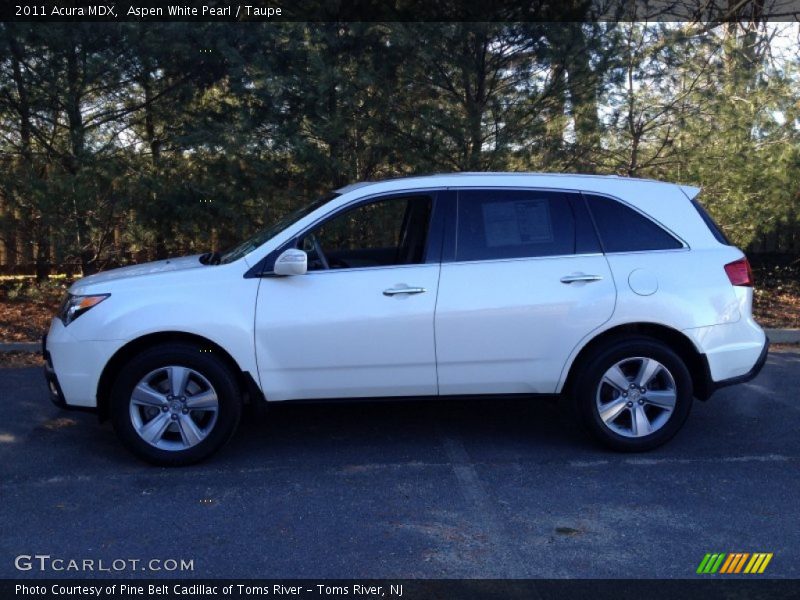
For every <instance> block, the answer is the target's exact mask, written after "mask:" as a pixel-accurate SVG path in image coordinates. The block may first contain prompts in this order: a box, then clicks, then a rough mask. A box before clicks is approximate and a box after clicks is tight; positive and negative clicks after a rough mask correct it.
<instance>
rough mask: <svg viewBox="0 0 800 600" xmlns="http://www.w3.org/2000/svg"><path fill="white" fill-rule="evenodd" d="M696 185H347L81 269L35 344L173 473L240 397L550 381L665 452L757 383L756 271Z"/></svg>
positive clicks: (446, 391)
mask: <svg viewBox="0 0 800 600" xmlns="http://www.w3.org/2000/svg"><path fill="white" fill-rule="evenodd" d="M698 192H699V190H698V189H697V188H694V187H689V186H683V185H676V184H671V183H662V182H657V181H648V180H640V179H628V178H620V177H615V176H580V175H545V174H541V175H540V174H524V173H520V174H511V173H508V174H502V173H475V174H470V173H466V174H454V175H435V176H428V177H412V178H406V179H396V180H389V181H382V182H375V183H357V184H354V185H350V186H347V187H345V188H342V189H340V190H337V191H336V192H335V193H333V194H331V195H329V196H326V197H324V198H322V199H320V200H317V201H316V202H312V203H311V204H308V205H306V206H304V207H303V208H301V209H300V210H298V211H296V212H294V213H292V214H290V215H289V216H287V217H286V218H284V219H282V220H281V221H280V222H278V223H276V224H275V225H273V226H272V227H270V228H268V229H265V230H263V231H260V232H258V233H257V234H256V235H254V236H253V237H252V238H250V239H248V240H247V241H245V242H243V243H242V244H241V245H239V246H237V247H236V248H233V249H232V250H230V251H228V252H226V253H224V254H221V255H220V254H205V255H201V256H189V257H185V258H178V259H170V260H163V261H159V262H153V263H149V264H143V265H137V266H130V267H124V268H119V269H114V270H111V271H108V272H104V273H100V274H97V275H93V276H90V277H86V278H84V279H81V280H79V281H77V282H75V283H74V284H73V285H72V287H71V288H70V290H69V293H68V295H67V297H66V298H65V300H64V303H63V305H62V307H61V309H60V310H59V313H58V315H57V317H56V318H55V319H53V322H52V325H51V327H50V331H49V333H48V334H47V336H46V338H45V343H44V354H45V359H46V367H45V373H46V377H47V380H48V382H49V387H50V392H51V396H52V399H53V400H54V402H55V403H56V404H58V405H60V406H62V407H65V408H83V409H89V410H94V411H97V412H98V413H99V415H100V417H101V418H110V419H111V421H112V423H113V425H114V428H115V429H116V431H117V433H118V434H119V437H120V438H121V439H122V441H123V442H124V444H125V445H126V446H127V447H128V448H130V450H132V451H133V452H135V453H136V454H137V455H139V456H140V457H142V458H144V459H146V460H148V461H151V462H154V463H157V464H164V465H179V464H187V463H191V462H194V461H198V460H200V459H203V458H205V457H207V456H208V455H209V454H211V453H212V452H214V451H215V450H217V449H218V448H219V447H220V446H222V445H223V444H224V443H225V442H226V441H227V440H228V439H229V438H230V437H231V435H232V434H233V432H234V430H235V429H236V426H237V423H238V422H239V419H240V415H241V413H242V405H243V403H244V402H265V401H266V402H285V401H291V400H297V399H319V400H324V399H331V398H379V397H381V398H384V397H398V398H409V397H435V396H450V397H467V396H475V395H481V396H484V395H488V394H519V395H524V396H530V397H531V401H536V396H539V395H546V396H553V395H560V396H562V397H563V398H565V399H568V400H569V401H571V402H573V403H574V405H575V407H576V408H577V412H578V414H579V415H580V418H581V420H582V422H583V423H584V424H585V425H586V427H587V428H588V430H589V431H590V432H591V433H592V434H593V435H594V436H595V437H596V438H597V439H598V440H599V441H601V442H603V443H605V444H606V445H608V446H611V447H612V448H615V449H618V450H623V451H640V450H647V449H651V448H654V447H656V446H658V445H660V444H662V443H664V442H666V441H667V440H669V439H670V438H671V437H672V436H673V435H675V433H676V432H677V431H678V429H679V428H680V427H681V426H682V424H683V423H684V421H685V419H686V417H687V415H688V414H689V410H690V407H691V405H692V399H693V397H697V398H700V399H706V398H708V397H709V396H710V395H711V394H712V392H713V391H714V390H715V389H717V388H719V387H720V386H724V385H728V384H731V383H736V382H740V381H746V380H748V379H750V378H752V377H754V376H755V375H756V374H757V373H758V371H759V370H760V368H761V366H762V365H763V364H764V361H765V360H766V355H767V346H768V343H767V339H766V337H765V335H764V332H763V331H762V329H761V328H760V327H759V326H758V325H757V324H756V323H755V321H754V320H753V317H752V314H751V308H752V299H753V290H752V275H751V272H750V266H749V264H748V262H747V259H746V258H745V256H744V254H743V253H742V252H741V251H740V250H738V249H737V248H735V247H734V246H732V245H731V244H730V243H729V242H728V241H727V239H726V238H725V236H724V235H723V234H722V232H721V231H720V230H719V228H718V227H717V226H716V225H715V224H714V222H713V221H712V220H711V218H710V217H709V216H708V214H707V213H706V212H705V210H704V209H703V208H702V206H701V205H700V204H699V203H698V202H697V201H696V196H697V195H698Z"/></svg>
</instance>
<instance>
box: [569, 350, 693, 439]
mask: <svg viewBox="0 0 800 600" xmlns="http://www.w3.org/2000/svg"><path fill="white" fill-rule="evenodd" d="M584 365H585V366H584V368H583V369H582V371H581V373H580V375H579V376H578V378H577V385H576V386H575V391H574V393H575V400H576V401H577V405H578V409H579V413H580V415H581V418H582V419H583V422H584V424H585V425H586V426H587V428H588V429H589V431H590V432H591V433H592V434H593V436H594V437H595V438H596V439H597V440H598V441H600V442H601V443H603V444H604V445H606V446H608V447H610V448H613V449H615V450H620V451H623V452H640V451H645V450H650V449H652V448H656V447H658V446H660V445H661V444H663V443H665V442H667V441H668V440H669V439H671V438H672V437H673V436H674V435H675V434H676V433H677V432H678V430H679V429H680V428H681V426H682V425H683V423H684V422H685V421H686V418H687V417H688V415H689V411H690V410H691V406H692V383H691V376H690V374H689V371H688V369H687V368H686V365H685V364H684V362H683V360H681V358H680V357H679V356H678V355H677V354H676V353H675V352H674V351H672V350H671V349H670V348H669V347H668V346H667V345H665V344H663V343H662V342H660V341H657V340H653V339H650V338H632V339H628V340H618V341H617V342H615V343H612V344H609V345H607V346H606V347H604V348H601V349H599V350H598V351H596V352H594V353H593V354H592V355H591V356H590V357H588V359H587V360H586V361H585V363H584Z"/></svg>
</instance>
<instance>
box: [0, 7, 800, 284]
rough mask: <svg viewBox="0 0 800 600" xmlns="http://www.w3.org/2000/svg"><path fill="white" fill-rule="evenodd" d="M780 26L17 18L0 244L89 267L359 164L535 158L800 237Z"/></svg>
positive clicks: (731, 221) (275, 208)
mask: <svg viewBox="0 0 800 600" xmlns="http://www.w3.org/2000/svg"><path fill="white" fill-rule="evenodd" d="M574 4H575V6H576V9H575V10H576V11H578V12H576V15H578V13H579V11H580V10H582V8H581V6H583V5H582V4H581V3H574ZM577 20H578V19H577V18H576V21H577ZM773 33H774V26H767V25H764V24H759V23H749V24H745V25H738V24H733V25H718V26H714V27H712V26H704V25H703V24H698V23H662V24H650V25H646V24H641V23H618V24H615V23H605V24H599V23H594V24H589V23H587V24H580V23H577V22H576V23H524V24H518V23H447V24H438V23H314V24H310V23H283V24H269V25H267V24H257V23H242V24H211V23H203V24H199V23H147V24H139V23H122V24H81V25H75V24H48V25H47V26H42V25H39V26H34V25H32V24H12V23H6V24H2V25H0V49H2V50H0V170H1V171H2V177H0V250H5V258H4V260H5V263H6V268H8V265H15V264H18V265H23V268H27V269H30V268H31V266H32V265H36V270H37V274H38V275H39V276H40V277H44V276H45V275H46V273H47V271H48V270H49V269H50V267H51V265H52V264H56V265H67V266H69V265H74V267H75V268H76V269H79V270H81V271H82V272H84V273H89V272H92V271H94V270H96V269H99V268H103V267H105V266H108V265H116V264H125V263H127V262H131V261H142V260H147V259H153V258H160V257H166V256H169V255H175V254H182V253H190V252H203V251H206V250H208V249H224V248H225V247H229V246H231V245H233V244H234V243H235V242H236V241H238V240H240V239H241V238H242V237H244V236H246V235H248V234H250V233H251V232H252V231H253V230H254V229H256V228H258V227H261V226H263V225H265V224H267V223H269V222H272V221H274V220H276V219H277V218H280V217H281V216H283V215H284V214H286V213H287V212H289V211H290V210H292V209H293V208H296V207H297V205H298V204H300V203H301V202H303V201H304V200H305V199H307V198H309V197H313V196H319V195H321V194H323V193H324V192H326V191H328V190H330V189H332V188H335V187H338V186H340V185H343V184H345V183H348V182H351V181H356V180H363V179H377V178H385V177H393V176H401V175H407V174H413V173H430V172H438V171H461V170H541V171H579V172H598V173H617V174H622V175H628V176H637V177H655V178H659V179H666V180H673V181H680V182H684V183H689V184H695V185H700V186H702V187H703V188H704V193H703V200H704V202H705V203H706V204H707V205H708V207H709V209H710V211H711V212H712V213H713V214H714V216H715V217H716V218H717V219H718V220H719V221H720V222H721V223H722V225H723V227H724V228H725V229H726V230H727V231H728V232H729V234H730V235H731V236H732V237H733V239H734V241H735V242H736V243H738V244H740V245H742V246H751V247H758V246H759V245H760V244H762V243H763V242H764V240H771V242H770V243H771V244H772V245H773V246H776V248H772V249H789V250H794V251H797V250H798V249H800V248H798V240H797V237H798V236H797V232H798V227H800V224H798V216H797V215H798V213H800V211H799V210H798V208H800V206H798V202H800V190H798V183H797V182H798V181H800V145H798V130H799V129H800V124H799V123H798V111H800V93H799V92H798V89H800V86H798V85H797V84H798V62H797V53H796V49H795V50H794V55H793V56H790V57H789V58H788V59H787V58H783V59H781V60H777V59H775V57H774V56H773V53H772V49H773V46H774V44H772V43H771V36H772V34H773Z"/></svg>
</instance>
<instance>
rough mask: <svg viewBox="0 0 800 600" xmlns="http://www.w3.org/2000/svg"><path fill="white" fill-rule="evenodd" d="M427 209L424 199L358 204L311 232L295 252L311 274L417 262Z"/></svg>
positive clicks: (422, 250)
mask: <svg viewBox="0 0 800 600" xmlns="http://www.w3.org/2000/svg"><path fill="white" fill-rule="evenodd" d="M431 206H432V202H431V199H430V198H429V197H427V196H423V197H414V198H392V199H388V200H381V201H377V202H372V203H369V204H363V205H361V206H358V207H356V208H353V209H351V210H348V211H346V212H343V213H339V214H337V215H336V216H334V217H332V218H331V219H329V220H328V221H325V222H324V223H323V224H322V225H321V226H319V227H316V228H315V229H314V230H312V231H311V232H309V233H308V234H306V235H305V236H304V237H303V239H302V240H300V245H299V247H300V248H301V249H303V250H305V251H306V253H307V254H308V262H309V269H310V270H319V269H325V268H330V269H337V268H339V269H341V268H359V267H379V266H389V265H399V264H416V263H421V262H423V260H424V257H425V256H424V255H425V242H426V238H427V232H428V224H429V221H430V215H431ZM326 264H327V267H326Z"/></svg>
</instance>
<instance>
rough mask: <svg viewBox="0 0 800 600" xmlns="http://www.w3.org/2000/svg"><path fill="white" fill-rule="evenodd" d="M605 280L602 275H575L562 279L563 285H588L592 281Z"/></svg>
mask: <svg viewBox="0 0 800 600" xmlns="http://www.w3.org/2000/svg"><path fill="white" fill-rule="evenodd" d="M601 279H603V277H602V275H586V274H585V273H575V274H574V275H565V276H564V277H562V278H561V283H577V282H579V281H585V282H586V283H589V282H592V281H600V280H601Z"/></svg>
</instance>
